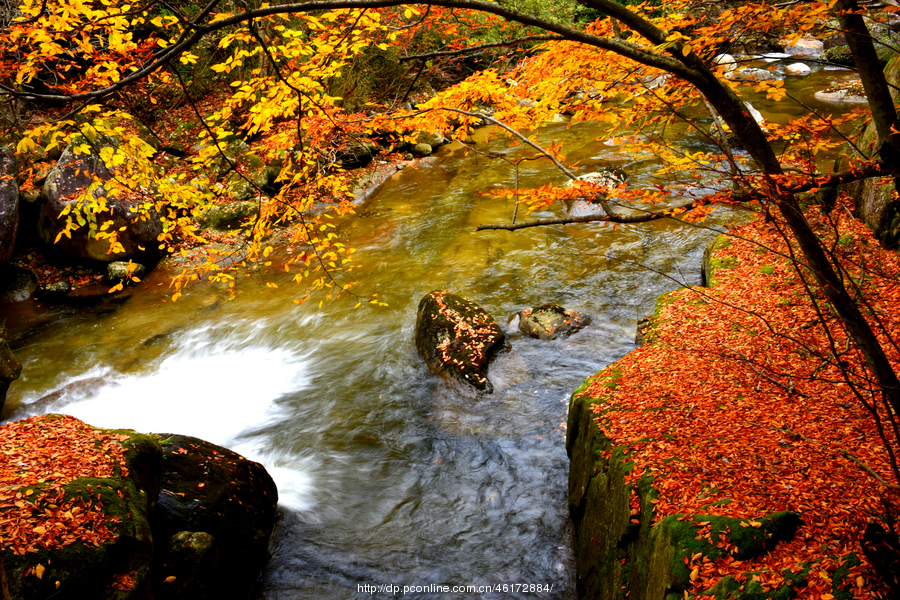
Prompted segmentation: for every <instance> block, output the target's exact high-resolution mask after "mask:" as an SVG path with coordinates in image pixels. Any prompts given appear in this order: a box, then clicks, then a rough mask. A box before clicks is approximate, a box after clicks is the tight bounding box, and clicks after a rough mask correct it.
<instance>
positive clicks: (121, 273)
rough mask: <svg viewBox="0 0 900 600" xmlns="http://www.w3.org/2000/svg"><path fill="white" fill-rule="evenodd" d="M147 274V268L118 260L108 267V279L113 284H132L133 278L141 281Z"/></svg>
mask: <svg viewBox="0 0 900 600" xmlns="http://www.w3.org/2000/svg"><path fill="white" fill-rule="evenodd" d="M146 272H147V268H146V267H145V266H144V265H142V264H140V263H136V262H131V261H124V260H117V261H115V262H111V263H109V264H108V265H107V266H106V277H107V279H109V280H110V281H111V282H112V283H118V282H120V281H127V282H131V281H132V279H131V278H132V277H137V278H138V279H140V278H141V277H143V276H144V273H146Z"/></svg>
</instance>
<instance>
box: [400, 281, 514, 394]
mask: <svg viewBox="0 0 900 600" xmlns="http://www.w3.org/2000/svg"><path fill="white" fill-rule="evenodd" d="M505 345H506V336H505V335H504V334H503V330H501V329H500V326H499V325H497V323H496V321H494V319H493V318H491V316H490V315H489V314H488V313H487V311H485V310H484V309H483V308H481V307H480V306H478V305H477V304H475V303H474V302H472V301H471V300H469V299H468V298H463V297H462V296H458V295H456V294H451V293H450V292H446V291H435V292H431V293H430V294H428V295H426V296H425V297H424V298H422V301H421V302H420V303H419V312H418V316H417V318H416V348H418V350H419V354H421V355H422V358H424V359H425V363H426V364H427V365H428V368H429V369H430V370H431V372H432V373H434V374H435V375H439V376H441V377H446V378H448V379H451V380H453V381H457V382H460V383H462V384H465V386H467V387H468V386H471V387H473V388H475V389H476V390H479V391H483V392H487V393H491V392H493V389H494V388H493V385H491V382H490V380H489V379H488V377H487V372H488V367H489V366H490V364H491V361H493V360H494V357H495V356H497V354H498V353H499V352H500V351H501V350H502V349H503V348H504V347H505Z"/></svg>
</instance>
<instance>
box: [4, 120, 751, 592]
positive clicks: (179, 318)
mask: <svg viewBox="0 0 900 600" xmlns="http://www.w3.org/2000/svg"><path fill="white" fill-rule="evenodd" d="M595 137H596V131H593V130H592V129H591V128H590V127H589V126H586V125H585V126H579V127H573V128H571V129H568V128H567V127H566V126H565V125H564V124H562V125H556V126H551V127H548V128H547V129H545V130H543V131H542V134H541V139H542V140H563V141H565V143H566V147H567V148H569V150H568V155H569V158H570V160H572V161H575V160H580V161H581V167H580V172H588V171H590V170H592V169H595V168H596V167H598V166H605V165H620V166H625V168H626V170H628V171H629V172H630V174H631V185H652V184H653V183H655V180H654V179H653V177H652V173H653V169H654V167H653V166H652V165H650V164H647V163H637V162H635V161H633V160H632V159H631V158H630V157H628V156H625V155H622V154H621V153H620V152H619V151H618V150H617V148H616V147H615V146H613V145H608V144H606V143H604V142H602V141H597V140H595V139H594V138H595ZM685 139H686V140H687V141H688V142H689V143H694V144H698V145H699V144H700V143H701V141H700V139H699V136H698V137H697V140H693V141H692V140H691V139H689V136H687V137H686V138H685ZM476 147H478V148H487V145H486V144H485V143H484V142H483V141H482V142H479V144H478V146H476ZM492 149H493V150H495V151H499V152H509V151H510V150H509V149H508V148H507V147H506V146H505V145H504V144H503V143H495V144H494V146H493V147H492ZM521 177H522V181H521V182H520V183H521V185H523V186H529V185H538V184H543V183H546V182H548V181H561V180H562V178H561V176H560V175H559V174H558V173H556V172H554V171H553V170H552V169H551V168H550V167H549V166H548V165H546V164H541V163H540V162H530V163H525V166H524V167H523V171H522V174H521ZM494 186H500V187H509V186H512V173H511V172H510V168H509V165H508V164H506V163H504V162H502V161H498V160H489V159H486V158H484V157H482V156H480V155H478V154H475V153H473V152H466V150H465V149H464V148H462V147H461V146H458V145H455V146H449V147H445V148H444V149H442V150H441V152H439V153H438V154H437V155H436V156H434V157H432V158H429V159H427V160H424V161H422V163H420V165H419V166H418V167H417V168H410V169H405V170H403V171H401V172H400V173H398V174H397V175H395V176H393V177H392V178H391V179H390V180H389V181H388V182H387V183H386V184H385V185H384V186H383V187H382V188H381V189H380V190H379V191H378V192H377V193H376V195H375V196H374V197H373V198H372V199H371V201H370V202H368V204H367V205H366V206H365V207H364V208H362V209H361V211H360V214H359V215H358V216H357V217H355V218H353V219H348V220H347V221H346V223H345V225H346V231H347V238H348V239H347V243H348V245H350V246H352V247H355V248H357V249H358V260H357V263H358V265H359V267H360V268H359V270H358V271H357V272H355V274H356V276H357V278H358V280H359V282H360V283H359V286H358V288H354V289H356V290H357V293H359V294H360V295H363V296H368V294H370V293H373V292H377V293H379V294H380V296H381V297H382V298H383V299H384V300H385V301H387V302H388V304H389V306H388V307H386V308H381V307H379V308H366V307H364V308H360V309H357V310H354V309H353V304H354V302H353V301H352V300H338V301H333V302H326V303H325V304H324V305H323V306H322V307H321V308H318V307H317V304H316V303H315V302H308V303H306V304H303V305H301V306H297V305H295V304H294V303H293V302H292V299H293V298H294V297H295V296H296V295H297V291H298V290H296V289H295V288H294V287H293V286H292V285H291V284H290V283H289V282H288V279H289V277H290V275H288V274H284V273H281V274H279V273H277V272H276V273H272V274H267V275H265V280H267V281H272V280H274V281H276V282H277V283H279V287H278V288H277V289H271V288H269V287H267V286H266V285H264V283H263V280H264V277H263V275H262V274H258V275H256V276H252V277H248V278H246V279H244V280H242V281H241V282H240V283H239V284H238V287H239V295H238V297H237V298H236V299H235V300H232V301H229V300H227V299H226V296H227V295H226V294H225V293H224V291H223V290H220V289H217V288H215V287H214V286H197V287H195V288H192V289H190V290H188V293H187V294H186V295H185V297H184V298H183V299H182V300H179V301H178V302H177V303H174V304H172V303H171V302H163V301H162V300H163V299H165V298H166V296H167V288H166V285H165V282H164V281H163V280H162V279H161V278H159V277H153V276H151V277H150V278H148V280H147V281H146V282H145V284H144V285H143V286H142V287H139V288H137V289H136V291H135V293H134V294H133V295H132V296H131V297H130V298H129V299H128V300H126V301H125V302H123V303H121V304H118V305H114V306H103V307H99V308H97V309H90V310H86V309H80V310H74V309H53V310H50V309H41V308H39V307H36V306H34V305H28V306H26V307H18V308H16V309H15V310H16V311H17V312H16V313H13V312H11V311H9V314H8V318H9V319H10V326H11V328H12V329H13V330H14V331H15V329H16V324H17V320H23V321H25V320H28V321H29V322H32V323H34V322H39V323H40V325H35V326H33V327H32V328H31V329H30V330H28V331H27V332H20V335H19V337H18V341H17V343H16V346H15V348H14V350H15V352H16V354H17V356H18V357H19V358H20V360H21V361H22V362H23V364H24V369H23V377H22V379H21V380H19V381H17V382H16V383H15V384H14V385H13V386H12V388H11V389H10V394H9V398H8V401H7V407H6V409H5V411H4V414H3V417H4V418H6V419H18V418H23V417H25V416H28V415H31V414H38V413H41V412H65V413H69V414H73V415H75V416H77V417H79V418H81V419H83V420H85V421H87V422H89V423H91V424H93V425H96V426H105V427H117V428H123V427H128V428H133V429H136V430H139V431H155V432H171V433H182V434H188V435H193V436H197V437H200V438H204V439H206V440H209V441H211V442H214V443H217V444H221V445H224V446H227V447H229V448H232V449H234V450H236V451H238V452H240V453H242V454H244V455H245V456H247V457H249V458H252V459H254V460H258V461H261V462H262V463H264V464H265V466H266V468H267V469H268V471H269V472H270V473H271V474H272V476H273V478H274V479H275V480H276V482H277V484H278V489H279V505H280V509H279V517H278V525H277V528H276V531H275V533H274V536H273V539H272V544H271V547H270V551H271V559H270V562H269V565H268V567H267V570H266V572H265V573H264V576H263V579H262V581H261V584H260V590H259V597H260V598H266V599H279V600H281V599H301V598H302V599H319V598H321V599H334V600H346V599H348V598H372V597H384V598H390V597H399V596H401V595H402V594H400V593H393V592H387V591H384V588H380V589H379V588H378V587H377V586H386V585H387V586H398V588H399V589H400V590H402V588H403V587H404V586H432V587H428V588H427V589H425V590H420V591H417V592H411V593H409V594H407V596H408V597H415V598H427V599H432V598H434V599H437V598H441V599H444V598H446V599H450V598H461V597H481V598H498V599H499V598H535V597H538V598H559V599H569V598H574V597H575V592H574V564H573V558H572V551H571V524H570V523H569V521H568V512H567V505H566V498H567V490H566V486H567V484H566V478H567V470H568V459H567V458H566V454H565V449H564V436H565V429H564V422H565V418H566V410H567V403H568V398H569V396H570V394H571V393H572V391H573V390H574V389H575V388H576V387H577V386H578V385H580V383H581V382H582V381H583V380H584V379H585V378H586V377H588V376H589V375H591V374H593V373H595V372H596V371H598V370H599V369H600V368H602V367H603V366H605V365H606V364H609V363H610V362H612V361H614V360H616V359H618V358H619V357H621V356H623V355H624V354H625V353H627V352H628V351H630V350H631V349H632V348H633V340H634V333H635V323H636V321H637V320H638V319H639V318H641V317H643V316H645V315H647V314H649V313H650V312H651V311H652V308H653V304H654V301H655V298H656V296H657V295H659V294H660V293H662V292H664V291H666V290H668V289H672V288H674V287H677V285H679V284H681V283H691V284H696V283H698V282H699V278H700V271H699V269H700V260H701V255H702V251H703V247H704V246H705V244H706V243H707V242H708V241H709V239H710V238H711V236H712V235H713V232H711V231H708V230H705V229H698V228H695V227H691V226H688V225H684V224H679V223H676V222H673V221H670V220H663V221H655V222H651V223H646V224H640V225H625V226H619V227H618V228H615V229H614V228H613V227H611V226H608V225H606V226H604V225H601V224H590V225H583V226H572V227H552V228H538V229H529V230H524V231H519V232H505V231H485V232H477V233H476V232H475V226H476V225H477V224H479V223H484V222H504V221H508V220H509V218H510V216H511V213H512V206H511V203H510V202H508V201H501V200H496V199H491V198H489V197H487V196H484V195H481V194H479V193H478V192H479V190H487V189H491V188H492V187H494ZM548 214H549V213H548ZM537 216H547V215H537ZM734 216H735V215H734V214H724V213H723V212H718V213H716V216H714V217H713V218H712V219H711V220H710V221H707V222H706V223H705V224H704V225H706V226H718V225H721V224H722V223H723V222H725V221H726V220H727V219H729V218H731V217H734ZM275 264H276V265H277V264H278V261H277V259H276V260H275ZM435 289H449V290H452V291H455V292H458V293H461V294H464V295H466V296H468V297H469V298H471V299H473V300H474V301H476V302H477V303H479V304H481V305H483V306H485V307H486V308H487V310H488V311H489V312H490V313H491V314H492V315H493V316H494V317H495V318H496V319H497V320H498V322H500V323H501V324H502V325H504V326H505V323H506V318H507V317H508V316H510V315H512V314H513V313H515V312H516V311H518V310H521V309H523V308H527V307H530V306H535V305H538V304H542V303H545V302H555V303H559V304H562V305H564V306H565V307H567V308H569V309H576V310H580V311H582V312H584V313H586V314H588V315H590V316H591V317H592V319H593V323H592V325H591V326H590V327H588V328H586V329H585V330H583V331H581V332H579V333H577V334H575V335H573V336H571V337H569V338H566V339H559V340H554V341H549V342H546V341H539V340H534V339H530V338H526V337H523V336H522V335H520V334H518V333H517V332H516V331H512V330H507V333H508V334H509V337H510V341H511V344H512V350H511V351H510V352H509V353H506V354H503V355H501V356H500V357H499V359H498V360H497V361H496V363H495V365H494V366H493V367H492V370H491V373H490V377H491V379H492V381H493V383H494V387H495V392H494V394H493V395H489V396H483V397H479V398H473V397H462V396H460V395H459V394H458V393H456V392H454V391H453V390H452V389H451V388H449V387H448V385H447V384H446V383H445V382H444V381H442V380H440V379H437V378H436V377H434V376H433V375H432V374H430V373H429V371H428V369H427V368H426V367H425V366H424V365H423V363H422V361H421V360H420V359H419V357H418V355H417V353H416V349H415V346H414V344H413V335H414V334H413V327H414V324H415V318H416V307H417V304H418V302H419V300H420V299H421V298H422V296H424V295H425V294H426V293H428V292H430V291H432V290H435ZM507 329H508V328H507ZM497 584H501V585H502V584H536V585H540V586H541V588H540V591H521V590H520V591H510V588H507V591H502V588H501V589H500V591H494V592H488V593H479V594H470V593H458V592H449V593H444V592H441V591H436V589H435V588H434V587H433V586H436V585H439V586H480V585H497ZM366 586H376V587H366Z"/></svg>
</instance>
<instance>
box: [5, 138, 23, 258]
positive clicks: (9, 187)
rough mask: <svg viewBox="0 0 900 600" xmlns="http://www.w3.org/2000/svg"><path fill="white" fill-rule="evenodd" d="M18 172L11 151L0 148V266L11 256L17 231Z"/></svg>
mask: <svg viewBox="0 0 900 600" xmlns="http://www.w3.org/2000/svg"><path fill="white" fill-rule="evenodd" d="M18 172H19V169H18V165H17V163H16V156H15V154H13V151H12V150H10V149H9V148H4V147H2V146H0V266H3V265H5V264H6V263H7V262H8V261H9V258H10V257H11V256H12V253H13V247H14V246H15V244H16V233H17V232H18V230H19V184H18V182H17V181H16V176H17V175H18Z"/></svg>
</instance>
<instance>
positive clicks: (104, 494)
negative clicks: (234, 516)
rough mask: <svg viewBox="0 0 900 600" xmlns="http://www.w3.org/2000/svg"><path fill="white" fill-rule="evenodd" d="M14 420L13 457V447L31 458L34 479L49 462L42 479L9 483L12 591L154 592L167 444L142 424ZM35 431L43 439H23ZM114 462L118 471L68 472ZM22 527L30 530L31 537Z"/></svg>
mask: <svg viewBox="0 0 900 600" xmlns="http://www.w3.org/2000/svg"><path fill="white" fill-rule="evenodd" d="M7 427H8V429H5V431H3V433H2V438H3V445H4V450H5V451H6V453H7V458H8V459H10V452H13V453H16V454H17V456H16V457H15V458H14V460H16V462H17V463H18V464H23V465H28V466H27V467H26V468H27V469H28V471H27V472H26V473H23V477H25V478H26V479H28V478H29V477H28V475H31V476H32V477H31V478H34V477H35V476H36V474H35V470H36V469H39V468H40V465H48V466H47V467H46V468H47V473H46V475H44V473H41V475H42V476H40V477H39V478H37V479H36V481H35V482H29V483H28V484H26V485H24V486H19V485H6V486H2V487H0V522H2V531H3V539H4V545H3V563H4V566H5V568H6V574H7V580H8V582H9V588H10V595H11V597H12V598H15V599H22V600H25V599H28V600H30V599H32V598H35V599H37V598H51V597H52V598H60V599H63V598H71V599H80V598H92V599H94V598H96V599H98V600H105V599H115V600H125V599H131V598H134V599H143V598H146V597H147V596H148V593H149V587H150V571H151V566H152V557H153V536H152V532H151V528H150V519H149V515H150V512H151V510H152V508H153V506H154V505H155V502H156V498H157V494H158V491H159V487H158V486H159V473H160V467H161V464H162V452H161V450H160V445H159V443H158V442H157V441H156V440H154V439H152V438H151V437H149V436H146V435H142V434H138V433H135V432H133V431H112V430H98V429H94V428H92V427H90V426H88V425H86V424H84V423H82V422H81V421H78V420H77V419H74V418H73V417H68V416H65V415H42V416H40V417H33V418H31V419H28V420H26V421H20V422H16V423H12V424H8V425H7V426H5V428H7ZM13 432H15V434H13ZM32 437H35V438H36V439H38V440H41V442H42V443H41V444H39V445H37V446H36V447H33V448H28V447H26V446H23V445H22V444H23V442H26V441H27V440H28V439H31V438H32ZM73 440H74V441H75V442H73ZM120 457H121V459H120ZM42 461H43V462H42ZM47 461H50V462H47ZM104 461H106V462H108V463H109V464H112V465H114V467H113V472H112V473H110V474H109V476H106V477H77V478H75V479H71V480H68V481H67V480H66V477H59V476H60V475H62V473H59V471H66V473H69V472H71V471H70V470H69V469H70V468H71V467H72V466H75V467H76V468H75V471H79V470H81V468H82V467H89V466H91V465H92V464H96V463H102V462H104ZM22 528H27V531H28V532H29V533H28V534H27V535H25V536H24V537H23V536H22V535H19V534H21V532H22Z"/></svg>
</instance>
